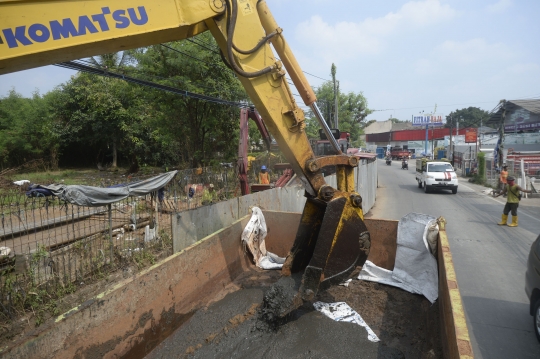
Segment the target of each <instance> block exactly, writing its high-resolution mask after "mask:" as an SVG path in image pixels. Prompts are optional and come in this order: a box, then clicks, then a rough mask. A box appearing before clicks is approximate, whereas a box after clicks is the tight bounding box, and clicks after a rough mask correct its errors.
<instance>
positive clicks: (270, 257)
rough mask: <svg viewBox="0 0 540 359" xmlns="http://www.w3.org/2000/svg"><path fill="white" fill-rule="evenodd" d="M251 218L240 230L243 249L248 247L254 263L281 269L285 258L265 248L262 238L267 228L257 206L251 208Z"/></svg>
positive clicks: (260, 266) (266, 267) (259, 265)
mask: <svg viewBox="0 0 540 359" xmlns="http://www.w3.org/2000/svg"><path fill="white" fill-rule="evenodd" d="M251 212H252V214H251V218H250V220H249V222H248V224H247V225H246V228H244V231H243V232H242V238H241V240H242V245H243V247H244V251H246V248H247V249H249V251H250V252H251V254H252V255H253V260H254V261H255V265H256V266H257V267H259V268H262V269H281V267H283V263H285V258H281V257H279V256H277V255H275V254H274V253H271V252H268V251H267V250H266V244H265V242H264V239H265V238H266V234H267V233H268V232H267V229H266V221H265V220H264V215H263V213H262V211H261V209H260V208H259V207H253V208H252V209H251Z"/></svg>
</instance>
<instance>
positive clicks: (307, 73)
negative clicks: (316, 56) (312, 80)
mask: <svg viewBox="0 0 540 359" xmlns="http://www.w3.org/2000/svg"><path fill="white" fill-rule="evenodd" d="M302 72H303V73H305V74H306V75H309V76H313V77H316V78H318V79H321V80H323V81H330V80H328V79H323V78H322V77H319V76H316V75H312V74H310V73H309V72H306V71H302Z"/></svg>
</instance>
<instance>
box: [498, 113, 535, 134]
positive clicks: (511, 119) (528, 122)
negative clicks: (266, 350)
mask: <svg viewBox="0 0 540 359" xmlns="http://www.w3.org/2000/svg"><path fill="white" fill-rule="evenodd" d="M537 128H540V115H538V114H536V113H532V112H530V111H527V110H525V109H524V108H521V107H516V108H515V109H513V110H510V111H508V112H507V114H506V119H505V121H504V131H505V132H514V131H515V132H517V131H520V130H525V131H526V130H534V129H537Z"/></svg>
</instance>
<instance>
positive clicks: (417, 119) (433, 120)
mask: <svg viewBox="0 0 540 359" xmlns="http://www.w3.org/2000/svg"><path fill="white" fill-rule="evenodd" d="M412 124H413V126H426V125H428V126H442V125H443V117H442V116H441V115H429V116H413V122H412Z"/></svg>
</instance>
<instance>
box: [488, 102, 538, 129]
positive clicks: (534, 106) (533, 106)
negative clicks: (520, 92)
mask: <svg viewBox="0 0 540 359" xmlns="http://www.w3.org/2000/svg"><path fill="white" fill-rule="evenodd" d="M514 107H521V108H524V109H525V110H527V111H530V112H532V113H535V114H539V115H540V99H529V100H508V101H507V100H501V101H500V102H499V104H498V105H497V107H495V108H494V109H493V111H491V116H490V117H489V120H488V121H487V124H488V125H498V124H500V123H501V119H502V114H503V112H504V111H505V110H506V111H508V110H511V109H513V108H514Z"/></svg>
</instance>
